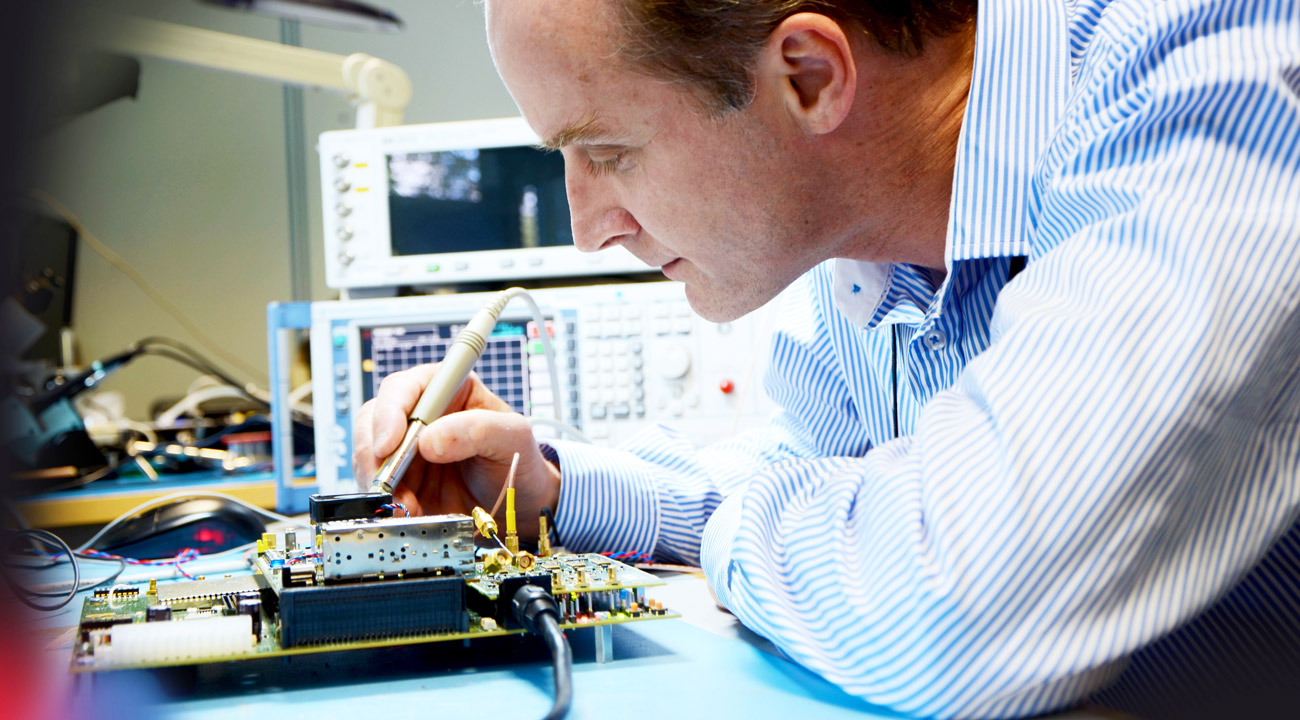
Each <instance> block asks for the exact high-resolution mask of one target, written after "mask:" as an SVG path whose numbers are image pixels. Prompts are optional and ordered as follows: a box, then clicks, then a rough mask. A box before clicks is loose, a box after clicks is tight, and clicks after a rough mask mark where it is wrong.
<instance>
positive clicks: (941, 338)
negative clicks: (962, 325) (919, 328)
mask: <svg viewBox="0 0 1300 720" xmlns="http://www.w3.org/2000/svg"><path fill="white" fill-rule="evenodd" d="M947 345H948V336H947V334H945V333H944V331H942V330H931V331H930V332H928V333H926V334H925V346H926V347H928V348H930V349H931V350H936V351H937V350H942V349H944V348H945V347H947Z"/></svg>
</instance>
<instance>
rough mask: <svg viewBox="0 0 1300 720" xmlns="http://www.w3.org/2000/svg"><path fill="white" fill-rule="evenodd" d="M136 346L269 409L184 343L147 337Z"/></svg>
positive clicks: (300, 416)
mask: <svg viewBox="0 0 1300 720" xmlns="http://www.w3.org/2000/svg"><path fill="white" fill-rule="evenodd" d="M136 345H137V346H139V347H140V352H141V354H143V355H153V356H156V357H164V358H168V359H170V360H175V361H176V362H178V363H181V364H183V365H186V366H188V367H191V368H193V369H195V370H198V371H199V372H201V373H204V374H206V375H211V376H213V377H215V378H217V379H218V380H220V381H221V382H223V383H225V384H227V385H229V386H231V387H233V388H235V390H237V391H238V392H239V394H240V395H243V396H244V397H246V398H248V399H249V400H252V401H253V402H254V403H257V405H258V407H262V408H265V409H267V410H270V409H271V404H270V403H268V402H266V401H265V400H263V399H261V398H259V397H257V396H256V395H253V394H252V393H250V392H248V390H247V388H246V387H245V384H244V383H241V382H239V381H238V380H236V379H235V378H233V377H231V376H230V375H228V374H226V373H225V372H223V371H222V370H221V369H220V368H218V367H217V366H215V365H213V364H212V363H211V362H209V361H208V360H207V359H206V358H204V357H203V356H202V355H201V354H199V353H198V352H197V351H195V350H194V349H193V348H190V347H189V346H187V345H185V344H184V343H181V342H177V341H176V340H172V339H171V338H165V337H147V338H144V339H142V340H140V341H139V342H137V343H136ZM158 346H161V347H158ZM289 414H290V416H291V417H292V418H293V419H294V420H297V421H298V422H299V423H302V424H303V425H307V426H311V425H313V424H314V421H313V419H312V417H311V416H310V415H307V414H305V413H301V412H298V411H297V410H294V409H292V408H290V410H289Z"/></svg>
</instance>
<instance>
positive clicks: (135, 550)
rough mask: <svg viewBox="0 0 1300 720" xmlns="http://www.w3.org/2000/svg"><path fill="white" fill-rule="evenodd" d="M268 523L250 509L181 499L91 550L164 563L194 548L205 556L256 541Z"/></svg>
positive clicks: (218, 500)
mask: <svg viewBox="0 0 1300 720" xmlns="http://www.w3.org/2000/svg"><path fill="white" fill-rule="evenodd" d="M265 531H266V521H265V520H264V519H263V518H262V516H261V515H259V514H258V513H257V512H256V511H254V510H253V509H252V508H249V507H247V506H245V505H241V504H239V503H237V502H234V501H232V500H225V499H222V498H214V497H194V498H180V499H177V500H175V501H174V502H169V503H167V504H165V505H159V506H157V507H154V508H150V509H149V510H146V511H144V512H143V513H141V514H139V515H137V516H135V517H133V518H130V519H128V520H125V521H123V522H121V523H119V524H118V525H117V526H115V527H113V528H112V529H111V530H109V531H108V532H107V533H105V534H104V536H103V537H101V538H99V539H98V540H97V541H95V547H94V548H92V549H93V550H99V551H102V552H108V553H112V554H114V555H121V556H123V557H129V558H167V557H175V556H176V555H177V554H179V553H181V552H182V551H184V550H186V549H187V548H193V549H195V550H197V551H199V552H200V553H204V554H209V553H215V552H221V551H222V550H229V549H231V548H234V547H239V546H240V545H246V544H248V543H251V542H254V541H256V540H257V539H258V538H260V537H262V533H263V532H265Z"/></svg>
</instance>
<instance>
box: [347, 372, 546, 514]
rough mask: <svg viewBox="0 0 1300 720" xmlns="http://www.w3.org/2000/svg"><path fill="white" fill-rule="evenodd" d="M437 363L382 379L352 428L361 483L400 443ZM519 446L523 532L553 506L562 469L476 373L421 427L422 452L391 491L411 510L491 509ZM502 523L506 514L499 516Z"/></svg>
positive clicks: (366, 487)
mask: <svg viewBox="0 0 1300 720" xmlns="http://www.w3.org/2000/svg"><path fill="white" fill-rule="evenodd" d="M437 370H438V366H437V365H436V364H434V365H421V366H419V367H415V368H411V369H410V370H404V371H402V372H396V373H393V374H392V375H389V376H388V377H386V378H384V382H383V383H382V384H380V386H379V393H378V394H377V395H376V396H375V398H374V399H373V400H371V401H369V402H367V403H366V404H365V405H362V406H361V410H360V411H359V412H358V413H357V420H356V425H355V427H354V428H353V433H352V437H353V441H354V442H353V456H352V469H353V475H354V477H356V479H357V483H358V484H359V485H360V486H361V488H362V489H363V490H369V489H370V481H371V479H373V478H374V477H375V474H376V473H377V472H378V471H379V466H380V465H381V464H383V462H384V460H385V459H386V458H387V457H388V456H389V455H391V454H392V453H393V451H395V450H397V445H398V443H400V442H401V440H402V435H403V434H404V433H405V432H406V426H407V418H408V417H409V416H410V412H411V409H412V408H414V407H415V403H416V401H418V400H419V399H420V393H421V392H423V391H424V387H425V386H426V385H428V384H429V380H430V379H431V378H433V376H434V374H435V373H436V372H437ZM515 453H519V469H518V471H517V472H516V474H515V506H516V509H517V514H518V523H519V533H520V534H521V535H531V534H536V532H537V516H538V514H539V513H540V512H541V509H542V507H543V506H545V507H549V508H551V510H552V511H554V510H556V506H557V504H558V503H559V498H560V471H559V469H558V468H556V467H555V466H554V465H552V464H551V463H549V462H547V461H546V459H545V458H543V457H542V454H541V452H540V451H539V450H538V449H537V441H536V440H535V439H534V438H533V431H532V428H531V427H530V426H529V424H528V419H527V418H525V417H524V416H522V415H520V414H518V413H516V412H514V411H512V410H511V409H510V406H509V405H507V404H506V402H505V401H504V400H502V399H501V398H499V397H497V396H496V395H493V394H492V391H490V390H488V389H487V387H486V386H485V385H484V384H483V382H482V381H481V380H479V379H478V376H477V375H475V374H471V375H470V376H469V377H468V378H466V380H465V382H464V383H463V384H462V385H461V387H460V390H459V391H458V392H457V393H456V397H455V398H453V399H452V401H451V405H450V406H449V407H448V408H447V414H446V415H443V416H442V417H441V418H438V419H437V420H435V421H433V422H432V423H431V424H430V425H429V426H428V427H427V428H425V429H424V432H422V433H420V440H419V453H418V455H417V456H416V458H415V459H414V460H413V461H412V462H411V467H410V469H409V470H407V471H406V475H405V476H404V477H403V478H402V480H401V483H400V484H399V485H398V486H397V489H396V490H395V491H394V492H393V498H394V501H395V502H400V503H402V504H403V505H405V506H406V507H407V509H409V510H410V511H411V514H412V515H430V514H436V513H464V514H467V515H468V514H469V512H470V510H472V509H473V508H474V506H475V505H479V506H482V507H483V508H485V509H487V510H489V511H490V510H491V509H492V504H493V503H495V502H496V499H497V497H498V496H499V495H500V493H501V488H502V487H503V486H504V485H505V481H506V475H507V474H508V473H509V472H510V461H511V458H513V456H514V454H515ZM497 521H498V522H499V523H500V524H501V527H502V530H503V531H504V529H505V518H504V517H498V518H497Z"/></svg>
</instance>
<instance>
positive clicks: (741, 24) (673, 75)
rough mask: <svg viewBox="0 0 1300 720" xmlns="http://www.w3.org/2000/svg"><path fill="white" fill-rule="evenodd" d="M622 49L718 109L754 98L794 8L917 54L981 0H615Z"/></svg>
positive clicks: (961, 23) (888, 47)
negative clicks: (773, 42)
mask: <svg viewBox="0 0 1300 720" xmlns="http://www.w3.org/2000/svg"><path fill="white" fill-rule="evenodd" d="M617 2H618V3H619V5H620V6H621V8H620V13H621V15H622V22H623V26H624V27H623V30H624V33H623V34H624V36H625V37H624V45H623V47H622V48H621V54H622V56H623V57H624V59H626V60H627V61H629V62H630V63H631V64H632V65H633V67H636V68H638V69H640V70H643V71H645V72H647V73H648V74H650V75H651V76H653V77H657V78H660V79H662V80H667V81H670V82H680V83H683V84H685V85H686V86H687V87H688V88H689V89H690V90H691V91H692V92H694V94H695V95H696V96H697V97H698V98H699V99H700V100H701V101H702V102H703V103H704V105H705V107H706V109H707V110H708V111H709V112H710V113H712V114H715V115H721V114H725V113H726V112H728V111H730V110H737V109H740V108H743V107H745V106H746V105H748V104H749V102H750V100H752V99H753V95H754V78H753V73H752V69H753V65H754V61H755V59H756V58H757V57H758V53H759V51H760V50H761V49H762V47H763V44H764V43H765V42H766V41H767V38H768V36H769V35H771V34H772V31H773V30H775V29H776V27H777V26H778V25H780V24H781V22H782V21H783V20H785V19H786V18H787V17H790V16H791V15H794V14H795V13H800V12H815V13H820V14H822V15H825V16H827V17H829V18H831V19H833V20H835V21H836V22H838V23H840V24H841V25H843V26H844V27H845V28H847V29H851V30H857V31H859V32H863V33H865V34H866V35H867V37H869V38H870V39H871V40H872V41H873V42H874V43H875V44H876V45H877V46H878V47H879V48H880V49H881V50H884V51H885V52H889V53H894V54H897V55H901V56H904V57H909V56H911V57H914V56H917V55H920V54H921V52H922V50H923V49H924V44H925V39H926V38H927V37H943V36H945V35H951V34H953V33H955V32H957V31H958V30H960V29H961V28H963V27H965V26H966V25H967V24H968V23H970V22H971V21H972V20H974V18H975V11H976V4H977V2H978V0H617Z"/></svg>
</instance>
